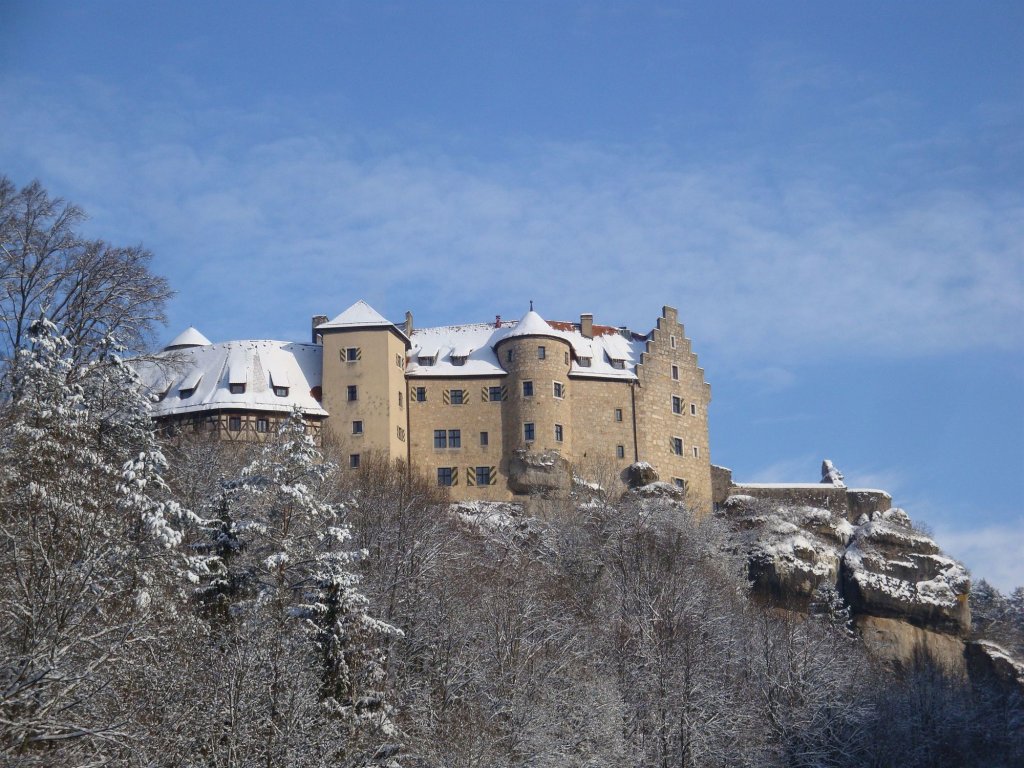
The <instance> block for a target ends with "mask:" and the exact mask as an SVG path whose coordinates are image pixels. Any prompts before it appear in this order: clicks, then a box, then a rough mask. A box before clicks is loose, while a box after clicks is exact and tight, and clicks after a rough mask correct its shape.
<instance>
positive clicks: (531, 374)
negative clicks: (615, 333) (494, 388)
mask: <svg viewBox="0 0 1024 768" xmlns="http://www.w3.org/2000/svg"><path fill="white" fill-rule="evenodd" d="M494 350H495V353H496V354H497V356H498V362H499V363H500V364H501V366H502V367H503V368H504V369H505V370H506V371H508V379H507V387H508V393H509V397H508V400H506V401H505V402H504V403H503V404H502V406H503V407H502V439H503V448H504V451H503V453H504V456H505V457H506V462H507V459H508V457H509V456H511V455H512V452H513V451H515V450H517V449H522V448H525V449H527V450H529V451H534V452H540V451H547V450H556V451H558V452H559V453H560V454H562V455H563V456H569V455H571V453H572V440H573V424H572V410H571V402H570V398H571V397H572V393H571V388H570V383H569V369H570V363H571V360H572V349H571V345H570V343H569V341H568V340H567V339H566V338H565V335H564V334H563V333H562V332H560V331H557V330H555V329H554V328H552V327H551V326H550V325H548V323H547V322H545V320H544V319H543V318H542V317H541V316H540V315H539V314H537V313H536V312H534V311H533V309H531V310H530V311H529V312H527V313H526V314H525V315H524V316H523V318H522V320H520V321H519V322H518V323H517V324H516V326H515V328H514V329H513V330H511V331H510V332H509V333H508V334H506V335H505V336H503V337H502V338H501V339H499V340H498V342H497V343H496V344H495V346H494Z"/></svg>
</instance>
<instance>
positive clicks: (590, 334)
mask: <svg viewBox="0 0 1024 768" xmlns="http://www.w3.org/2000/svg"><path fill="white" fill-rule="evenodd" d="M580 333H582V334H583V338H585V339H592V338H594V316H593V315H592V314H590V313H589V312H586V313H584V314H582V315H580Z"/></svg>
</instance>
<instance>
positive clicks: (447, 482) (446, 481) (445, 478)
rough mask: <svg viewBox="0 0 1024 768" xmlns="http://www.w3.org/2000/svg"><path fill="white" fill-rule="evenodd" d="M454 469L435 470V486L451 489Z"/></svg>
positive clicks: (439, 468) (440, 468)
mask: <svg viewBox="0 0 1024 768" xmlns="http://www.w3.org/2000/svg"><path fill="white" fill-rule="evenodd" d="M454 469H455V468H454V467H438V468H437V484H438V485H444V486H448V487H451V486H452V485H454V484H455V483H454V479H455V472H454V471H453V470H454Z"/></svg>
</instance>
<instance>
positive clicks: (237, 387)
mask: <svg viewBox="0 0 1024 768" xmlns="http://www.w3.org/2000/svg"><path fill="white" fill-rule="evenodd" d="M228 389H229V390H230V391H231V394H232V395H244V394H245V384H229V385H228Z"/></svg>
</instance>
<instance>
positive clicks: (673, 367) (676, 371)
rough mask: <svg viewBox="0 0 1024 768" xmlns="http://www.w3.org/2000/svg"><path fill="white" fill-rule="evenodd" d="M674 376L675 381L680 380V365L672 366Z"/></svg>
mask: <svg viewBox="0 0 1024 768" xmlns="http://www.w3.org/2000/svg"><path fill="white" fill-rule="evenodd" d="M672 378H673V379H674V380H675V381H679V366H678V365H673V366H672Z"/></svg>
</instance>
